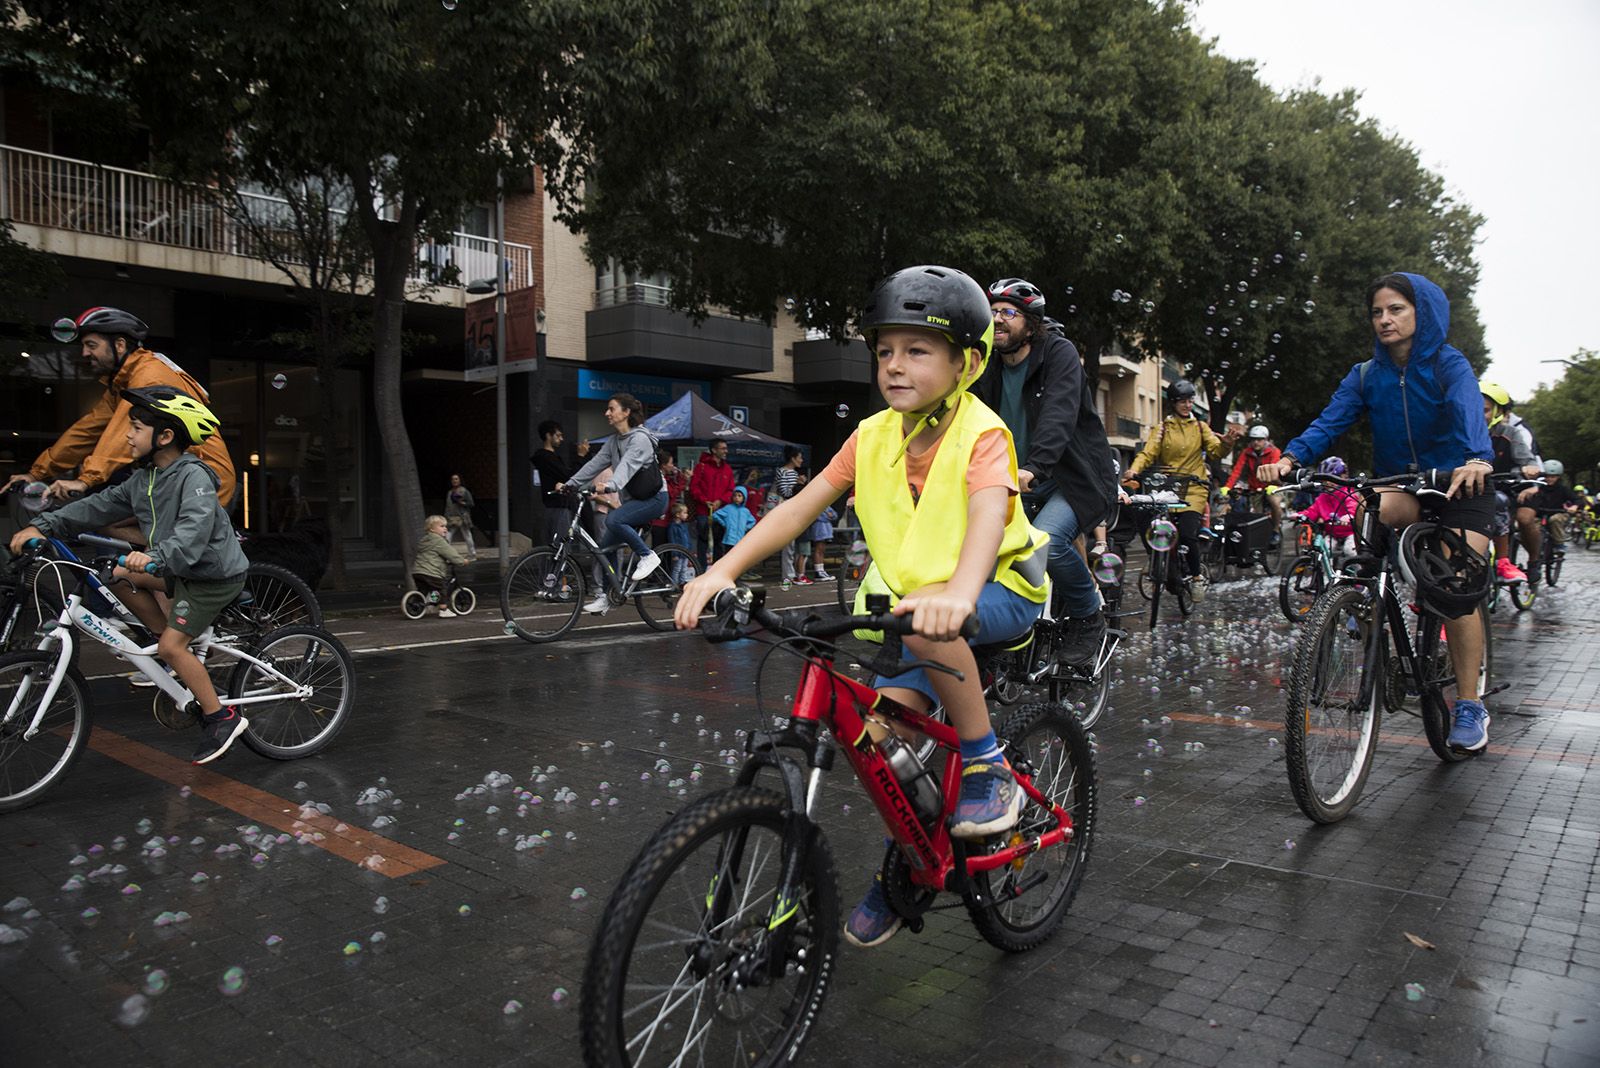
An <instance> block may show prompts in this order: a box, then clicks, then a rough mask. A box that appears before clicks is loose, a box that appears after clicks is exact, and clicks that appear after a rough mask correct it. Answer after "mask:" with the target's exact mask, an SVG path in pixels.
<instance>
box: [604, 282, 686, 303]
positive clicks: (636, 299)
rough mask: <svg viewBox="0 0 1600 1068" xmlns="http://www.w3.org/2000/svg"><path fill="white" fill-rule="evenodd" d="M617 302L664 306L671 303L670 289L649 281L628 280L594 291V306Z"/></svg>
mask: <svg viewBox="0 0 1600 1068" xmlns="http://www.w3.org/2000/svg"><path fill="white" fill-rule="evenodd" d="M619 304H654V305H656V306H657V307H661V308H665V307H669V306H670V305H671V304H672V289H671V288H670V287H668V286H658V285H652V284H651V283H649V282H629V283H628V284H626V285H620V286H612V287H610V288H609V289H597V290H595V291H594V306H595V307H596V308H614V307H616V306H617V305H619Z"/></svg>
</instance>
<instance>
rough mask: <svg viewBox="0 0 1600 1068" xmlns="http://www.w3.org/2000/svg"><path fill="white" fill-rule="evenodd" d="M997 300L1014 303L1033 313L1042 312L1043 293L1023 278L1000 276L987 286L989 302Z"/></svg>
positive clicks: (1038, 313)
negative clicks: (998, 279)
mask: <svg viewBox="0 0 1600 1068" xmlns="http://www.w3.org/2000/svg"><path fill="white" fill-rule="evenodd" d="M997 300H1003V301H1006V302H1007V303H1009V304H1015V305H1016V306H1017V307H1019V308H1021V309H1022V310H1023V311H1025V312H1029V313H1031V314H1033V315H1043V314H1044V293H1043V292H1041V291H1040V289H1039V287H1038V286H1036V285H1034V284H1033V283H1032V282H1030V281H1028V280H1027V279H1025V278H1002V279H1000V281H998V282H996V283H995V284H994V285H992V286H990V287H989V303H990V304H993V303H994V302H995V301H997Z"/></svg>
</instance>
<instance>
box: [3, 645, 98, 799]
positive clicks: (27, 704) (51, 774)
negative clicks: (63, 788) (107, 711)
mask: <svg viewBox="0 0 1600 1068" xmlns="http://www.w3.org/2000/svg"><path fill="white" fill-rule="evenodd" d="M56 657H57V654H56V653H44V652H22V653H10V654H7V655H5V656H0V718H4V717H6V714H7V712H8V711H9V710H10V709H11V707H12V705H13V703H15V705H16V706H17V707H16V712H15V713H14V714H12V715H11V716H10V717H9V718H5V719H4V722H0V812H13V811H15V810H17V809H19V808H26V807H27V806H29V805H31V804H33V803H34V802H35V801H38V800H39V798H40V797H42V796H44V792H45V791H46V790H48V789H50V787H51V786H52V785H54V784H55V783H56V782H57V781H59V780H60V779H61V778H62V777H63V776H65V775H66V774H67V772H69V771H71V770H72V765H73V764H74V763H76V762H77V760H78V757H79V756H81V755H82V754H83V749H84V746H85V745H86V744H87V743H88V741H89V730H90V722H89V721H90V717H91V711H90V705H89V684H88V683H87V682H85V681H84V678H83V676H82V675H81V674H79V673H78V670H77V668H73V667H68V668H67V672H66V674H65V675H63V676H62V677H61V685H60V686H59V687H58V688H57V689H56V694H55V697H54V698H52V699H51V701H50V704H49V705H48V706H47V707H46V708H45V710H44V717H43V718H42V719H41V720H40V721H39V729H38V731H37V732H36V733H35V734H34V736H33V737H32V738H28V739H24V737H23V735H24V734H25V733H26V732H27V730H28V728H29V727H30V726H32V724H33V719H34V716H36V715H37V714H38V712H39V707H40V704H41V702H42V701H43V699H44V693H45V690H46V689H48V688H49V685H50V676H51V673H52V672H53V671H54V670H55V666H56Z"/></svg>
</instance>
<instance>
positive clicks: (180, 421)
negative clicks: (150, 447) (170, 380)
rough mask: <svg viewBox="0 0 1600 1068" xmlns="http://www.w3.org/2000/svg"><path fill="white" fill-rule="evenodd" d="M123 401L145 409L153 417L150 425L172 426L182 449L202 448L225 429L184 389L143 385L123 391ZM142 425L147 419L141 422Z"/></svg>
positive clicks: (208, 409) (136, 407) (175, 442)
mask: <svg viewBox="0 0 1600 1068" xmlns="http://www.w3.org/2000/svg"><path fill="white" fill-rule="evenodd" d="M122 399H123V400H125V401H127V402H128V403H129V404H131V405H133V407H134V408H135V409H143V410H144V411H146V412H149V413H150V414H151V415H152V416H154V420H153V422H151V424H150V425H152V426H155V427H157V428H158V429H159V428H160V427H170V428H171V429H172V432H173V435H174V437H175V439H176V440H175V441H174V442H173V444H175V445H178V446H180V447H182V448H185V449H187V448H189V447H190V446H193V445H199V444H200V443H201V442H203V441H205V440H206V439H207V438H209V437H210V436H211V435H212V434H215V433H216V432H217V430H218V429H219V428H220V427H221V426H222V423H221V422H220V421H219V420H218V419H217V417H216V416H215V415H213V414H212V413H211V409H210V408H207V407H206V406H205V405H204V404H201V403H200V402H199V401H197V400H195V399H194V398H193V397H191V396H189V394H187V393H185V392H184V391H183V390H181V389H174V388H173V387H172V386H144V387H141V388H130V389H125V390H123V391H122ZM139 421H140V422H141V423H142V422H145V421H146V420H144V419H142V418H141V419H140V420H139Z"/></svg>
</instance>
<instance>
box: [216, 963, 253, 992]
mask: <svg viewBox="0 0 1600 1068" xmlns="http://www.w3.org/2000/svg"><path fill="white" fill-rule="evenodd" d="M249 985H250V977H249V976H248V975H246V974H245V971H244V969H243V968H241V967H239V966H238V965H237V964H235V965H234V966H233V967H231V968H229V969H228V970H227V971H225V972H223V973H222V978H221V979H219V980H217V989H218V990H220V991H221V992H222V995H223V996H224V997H230V998H231V997H234V996H236V995H238V994H242V993H244V988H245V987H247V986H249Z"/></svg>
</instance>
